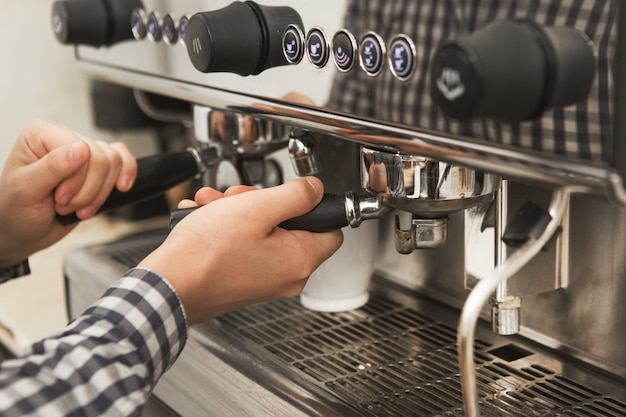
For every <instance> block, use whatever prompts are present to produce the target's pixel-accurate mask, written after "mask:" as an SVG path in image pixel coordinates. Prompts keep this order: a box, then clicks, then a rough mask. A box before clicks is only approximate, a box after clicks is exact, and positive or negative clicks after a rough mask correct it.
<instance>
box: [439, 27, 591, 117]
mask: <svg viewBox="0 0 626 417" xmlns="http://www.w3.org/2000/svg"><path fill="white" fill-rule="evenodd" d="M595 70H596V60H595V55H594V51H593V47H592V44H591V41H590V40H589V38H587V36H586V35H585V34H584V33H581V32H579V31H577V30H576V29H574V28H571V27H543V26H540V25H538V24H535V23H533V22H530V21H525V20H515V21H508V20H507V21H497V22H493V23H491V24H490V25H488V26H486V27H485V28H484V29H481V30H479V31H476V32H474V33H472V34H470V35H468V36H465V37H461V38H459V39H455V40H451V41H448V42H446V43H445V44H443V45H442V46H441V47H440V48H439V49H438V50H437V52H436V53H435V55H434V57H433V60H432V64H431V68H430V80H431V83H430V87H431V96H432V98H433V101H434V102H435V103H437V105H438V106H439V108H440V109H441V110H442V111H443V112H444V113H445V114H446V115H447V116H449V117H452V118H456V119H472V118H491V119H494V120H500V121H505V122H521V121H524V120H528V119H532V118H534V117H537V116H540V115H541V114H542V113H543V112H544V111H546V110H548V109H551V108H555V107H563V106H567V105H570V104H574V103H576V102H578V101H581V100H584V99H586V98H587V96H588V94H589V90H590V88H591V84H592V83H593V80H594V77H595Z"/></svg>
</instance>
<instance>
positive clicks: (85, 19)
mask: <svg viewBox="0 0 626 417" xmlns="http://www.w3.org/2000/svg"><path fill="white" fill-rule="evenodd" d="M140 7H142V4H141V1H139V0H63V1H57V2H55V3H54V4H53V5H52V29H53V31H54V34H55V35H56V37H57V39H58V40H59V41H60V42H61V43H63V44H77V45H91V46H96V47H100V46H109V45H112V44H114V43H117V42H121V41H124V40H127V39H131V38H132V37H133V34H132V31H131V28H130V16H131V13H132V11H133V10H134V9H135V8H140Z"/></svg>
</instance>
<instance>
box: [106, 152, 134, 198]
mask: <svg viewBox="0 0 626 417" xmlns="http://www.w3.org/2000/svg"><path fill="white" fill-rule="evenodd" d="M111 147H112V148H113V149H115V150H116V151H117V153H118V154H119V155H120V157H121V159H122V168H121V169H120V172H119V174H118V176H117V180H116V182H115V187H116V188H117V189H118V190H119V191H122V192H124V191H128V190H130V189H131V188H132V187H133V184H134V183H135V179H136V178H137V159H136V158H135V157H134V156H133V154H132V153H130V151H129V150H128V147H127V146H126V145H125V144H124V143H122V142H114V143H112V144H111Z"/></svg>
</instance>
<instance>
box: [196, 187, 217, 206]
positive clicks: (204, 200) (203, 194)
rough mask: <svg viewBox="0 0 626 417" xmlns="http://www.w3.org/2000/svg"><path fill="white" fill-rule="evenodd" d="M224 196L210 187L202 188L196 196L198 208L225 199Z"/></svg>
mask: <svg viewBox="0 0 626 417" xmlns="http://www.w3.org/2000/svg"><path fill="white" fill-rule="evenodd" d="M223 197H224V194H223V193H222V192H220V191H217V190H216V189H213V188H210V187H202V188H200V189H199V190H198V191H197V192H196V195H195V196H194V200H195V204H197V205H198V206H204V205H205V204H209V203H211V202H213V201H215V200H219V199H220V198H223Z"/></svg>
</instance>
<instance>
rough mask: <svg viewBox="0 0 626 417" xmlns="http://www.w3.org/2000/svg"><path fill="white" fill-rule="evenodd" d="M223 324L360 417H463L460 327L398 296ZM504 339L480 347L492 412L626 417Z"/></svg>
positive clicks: (280, 305) (482, 385)
mask: <svg viewBox="0 0 626 417" xmlns="http://www.w3.org/2000/svg"><path fill="white" fill-rule="evenodd" d="M214 323H216V326H217V328H219V329H220V330H219V331H220V332H222V333H227V334H228V335H229V336H228V337H229V339H232V340H233V346H237V347H238V348H242V346H245V348H243V349H246V350H247V354H246V355H245V356H247V357H249V358H250V361H254V359H253V357H254V356H256V357H257V358H264V357H267V353H270V354H271V355H270V356H271V361H272V364H273V366H279V367H281V368H282V369H281V372H282V373H283V374H285V373H286V374H287V377H288V378H293V380H294V381H298V383H299V384H301V385H302V386H303V387H312V386H314V387H316V388H317V389H318V390H321V391H323V392H324V393H327V394H329V395H330V396H331V397H332V398H335V399H339V400H340V401H341V402H342V403H345V404H346V405H348V406H349V407H351V408H352V409H354V410H355V413H354V414H358V415H363V416H435V415H436V416H462V415H463V399H462V392H461V382H460V377H459V368H458V364H457V352H456V332H455V329H454V328H453V327H450V326H448V325H446V324H444V323H442V322H439V321H436V320H433V319H431V318H429V317H427V316H425V315H423V314H420V313H419V312H417V311H416V310H414V309H411V308H407V307H404V306H403V305H401V304H398V303H396V302H395V301H392V300H390V299H387V298H384V297H380V296H375V297H372V299H371V301H370V302H369V303H368V304H367V305H366V306H365V307H363V308H361V309H359V310H356V311H351V312H345V313H317V312H312V311H309V310H306V309H304V308H302V307H301V305H300V303H299V302H298V300H297V299H289V300H279V301H273V302H269V303H264V304H259V305H255V306H251V307H248V308H245V309H243V310H240V311H238V312H234V313H230V314H227V315H225V316H222V317H221V318H219V319H216V320H215V321H214ZM235 339H236V342H235V341H234V340H235ZM502 340H504V341H507V342H508V344H504V345H503V346H498V347H494V346H493V342H484V341H480V340H477V341H475V349H476V365H477V380H478V387H479V393H480V398H481V412H482V415H484V416H520V417H521V416H523V417H529V416H593V417H595V416H615V417H617V416H625V415H626V404H625V403H623V402H621V401H618V400H616V399H613V398H611V397H610V396H607V395H603V394H602V393H600V392H597V391H596V390H593V389H590V388H587V387H586V386H585V385H583V384H581V383H577V382H575V381H574V380H572V379H571V378H568V377H565V376H564V375H560V374H559V373H558V372H556V371H554V370H552V369H550V368H548V367H546V366H544V365H541V364H539V363H533V362H532V359H533V358H534V357H535V356H537V355H536V354H535V353H534V352H532V351H531V350H529V349H526V348H523V347H521V346H518V345H517V344H511V343H510V340H511V339H502ZM263 352H265V353H263Z"/></svg>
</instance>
